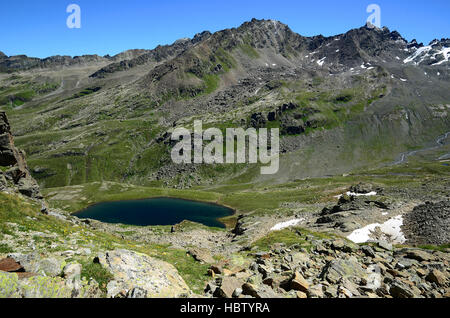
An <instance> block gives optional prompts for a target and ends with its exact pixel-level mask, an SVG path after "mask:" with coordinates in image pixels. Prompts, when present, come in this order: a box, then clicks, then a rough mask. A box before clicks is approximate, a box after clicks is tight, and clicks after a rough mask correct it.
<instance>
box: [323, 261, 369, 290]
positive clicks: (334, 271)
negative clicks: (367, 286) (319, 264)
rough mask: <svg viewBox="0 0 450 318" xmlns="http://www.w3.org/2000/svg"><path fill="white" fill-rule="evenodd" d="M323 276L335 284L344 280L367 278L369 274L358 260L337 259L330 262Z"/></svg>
mask: <svg viewBox="0 0 450 318" xmlns="http://www.w3.org/2000/svg"><path fill="white" fill-rule="evenodd" d="M321 276H322V277H323V278H324V279H326V280H327V281H328V282H330V283H332V284H335V283H337V282H338V281H339V280H340V279H342V278H350V277H357V278H363V277H366V276H367V273H366V271H365V270H364V269H363V268H362V267H361V265H360V264H359V262H358V261H357V260H356V259H354V258H349V259H345V260H344V259H336V260H333V261H331V262H329V263H328V264H327V266H325V268H324V270H323V272H322V274H321Z"/></svg>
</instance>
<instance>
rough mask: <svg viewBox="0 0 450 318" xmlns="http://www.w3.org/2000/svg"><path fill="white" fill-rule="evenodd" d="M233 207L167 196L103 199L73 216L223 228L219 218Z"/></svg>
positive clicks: (227, 214)
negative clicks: (187, 222)
mask: <svg viewBox="0 0 450 318" xmlns="http://www.w3.org/2000/svg"><path fill="white" fill-rule="evenodd" d="M232 214H233V210H231V209H229V208H227V207H224V206H220V205H215V204H209V203H202V202H195V201H187V200H180V199H171V198H156V199H146V200H132V201H118V202H104V203H99V204H96V205H93V206H91V207H89V208H87V209H86V210H83V211H80V212H77V213H75V214H74V215H75V216H77V217H79V218H82V219H93V220H98V221H101V222H104V223H116V224H117V223H121V224H127V225H137V226H150V225H175V224H178V223H180V222H182V221H184V220H188V221H193V222H197V223H201V224H204V225H206V226H210V227H220V228H225V225H224V224H222V223H221V222H219V220H218V219H219V218H222V217H225V216H230V215H232Z"/></svg>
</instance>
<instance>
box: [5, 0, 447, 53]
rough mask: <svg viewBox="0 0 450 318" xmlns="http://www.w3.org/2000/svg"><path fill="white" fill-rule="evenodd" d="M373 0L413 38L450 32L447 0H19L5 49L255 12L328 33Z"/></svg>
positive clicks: (150, 44)
mask: <svg viewBox="0 0 450 318" xmlns="http://www.w3.org/2000/svg"><path fill="white" fill-rule="evenodd" d="M71 3H75V4H78V5H79V6H80V7H81V23H82V27H81V29H69V28H67V26H66V20H67V17H68V16H69V14H68V13H66V8H67V6H68V5H69V4H71ZM372 3H375V4H378V5H379V6H380V7H381V24H382V25H383V26H387V27H389V28H390V29H391V30H397V31H399V32H400V33H401V34H402V35H403V36H404V37H405V38H406V39H407V40H412V39H413V38H417V40H418V41H419V42H424V43H429V42H430V41H431V40H433V39H435V38H439V39H440V38H443V37H450V35H449V30H450V19H449V16H450V1H448V0H429V1H423V0H421V1H418V0H409V1H406V0H371V1H365V0H340V1H336V0H316V1H311V0H276V1H273V0H271V1H268V0H221V1H216V0H165V1H156V0H127V1H119V0H109V1H106V0H69V1H65V0H39V1H31V0H14V1H1V4H0V51H3V52H4V53H5V54H7V55H17V54H26V55H29V56H36V57H47V56H51V55H57V54H59V55H71V56H74V55H82V54H99V55H105V54H111V55H114V54H117V53H119V52H122V51H124V50H127V49H134V48H143V49H152V48H154V47H155V46H156V45H158V44H169V43H172V42H174V41H175V40H177V39H179V38H184V37H193V35H194V34H196V33H198V32H201V31H204V30H209V31H211V32H214V31H218V30H222V29H224V28H231V27H237V26H239V25H240V24H242V23H243V22H244V21H248V20H250V19H251V18H253V17H255V18H258V19H262V18H265V19H275V20H280V21H281V22H283V23H286V24H288V25H289V26H290V27H291V29H292V30H294V31H295V32H297V33H300V34H302V35H305V36H311V35H318V34H323V35H325V36H329V35H335V34H339V33H343V32H346V31H348V30H349V29H351V28H357V27H360V26H362V25H364V24H365V21H366V19H367V17H368V16H369V13H366V8H367V6H368V5H369V4H372Z"/></svg>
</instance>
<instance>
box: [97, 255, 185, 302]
mask: <svg viewBox="0 0 450 318" xmlns="http://www.w3.org/2000/svg"><path fill="white" fill-rule="evenodd" d="M96 260H97V261H98V262H99V263H100V264H101V265H102V266H104V267H105V268H106V269H108V270H109V271H110V272H111V273H112V274H113V275H114V280H112V281H110V282H109V283H108V286H107V290H108V297H110V298H116V297H129V296H133V295H134V297H137V296H136V294H139V295H143V296H145V297H149V298H161V297H164V298H177V297H183V296H187V295H189V293H190V290H189V287H188V286H187V285H186V283H185V282H184V280H183V278H182V277H181V276H180V275H179V274H178V271H177V270H176V268H175V267H174V266H173V265H171V264H169V263H166V262H164V261H161V260H158V259H155V258H152V257H149V256H147V255H145V254H139V253H136V252H132V251H128V250H115V251H110V252H106V253H105V254H101V255H99V256H98V257H97V259H96ZM138 291H139V293H137V292H138Z"/></svg>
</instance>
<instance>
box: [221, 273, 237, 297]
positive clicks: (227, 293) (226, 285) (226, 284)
mask: <svg viewBox="0 0 450 318" xmlns="http://www.w3.org/2000/svg"><path fill="white" fill-rule="evenodd" d="M241 286H242V281H240V280H239V279H237V278H236V277H231V276H227V277H224V278H223V279H222V282H221V283H220V286H219V287H218V288H216V290H215V291H214V297H219V298H232V297H233V294H234V292H235V291H236V289H238V288H240V287H241Z"/></svg>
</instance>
